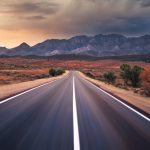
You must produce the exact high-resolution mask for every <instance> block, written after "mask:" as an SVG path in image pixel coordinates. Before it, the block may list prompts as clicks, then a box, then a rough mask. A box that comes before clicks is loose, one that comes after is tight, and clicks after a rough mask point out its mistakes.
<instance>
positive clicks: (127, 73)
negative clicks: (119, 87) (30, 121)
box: [120, 64, 131, 85]
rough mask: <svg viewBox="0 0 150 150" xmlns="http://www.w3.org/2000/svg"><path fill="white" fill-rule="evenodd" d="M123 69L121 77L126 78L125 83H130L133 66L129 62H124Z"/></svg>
mask: <svg viewBox="0 0 150 150" xmlns="http://www.w3.org/2000/svg"><path fill="white" fill-rule="evenodd" d="M120 69H121V74H120V75H121V77H122V78H123V79H124V83H125V85H127V84H128V81H129V80H130V75H131V67H130V65H128V64H123V65H121V66H120Z"/></svg>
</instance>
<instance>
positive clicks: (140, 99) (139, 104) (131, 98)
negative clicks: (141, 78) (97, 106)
mask: <svg viewBox="0 0 150 150" xmlns="http://www.w3.org/2000/svg"><path fill="white" fill-rule="evenodd" d="M78 74H79V75H80V76H81V77H83V78H84V79H86V80H88V81H90V82H91V83H93V84H94V85H96V86H97V87H100V88H101V89H103V90H104V91H106V92H108V93H110V94H112V95H113V96H115V97H116V98H118V99H120V100H122V101H124V102H125V103H127V104H129V105H131V106H132V107H134V108H136V109H137V110H138V111H140V112H142V113H144V114H146V115H148V116H149V115H150V98H148V97H144V96H140V95H138V94H136V93H133V92H131V91H127V90H124V89H120V88H117V87H114V86H113V85H110V84H106V83H104V82H102V81H98V80H95V79H92V78H89V77H87V76H86V75H84V74H83V73H81V72H78Z"/></svg>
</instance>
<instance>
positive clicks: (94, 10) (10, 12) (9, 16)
mask: <svg viewBox="0 0 150 150" xmlns="http://www.w3.org/2000/svg"><path fill="white" fill-rule="evenodd" d="M12 1H13V2H12ZM149 6H150V0H1V5H0V19H1V22H0V29H1V30H2V29H3V30H9V33H10V32H11V31H12V32H13V34H14V37H15V32H16V31H18V32H19V33H20V34H22V32H23V34H24V35H25V34H27V35H26V36H24V37H28V38H27V40H29V41H30V39H31V40H32V41H33V39H34V35H37V37H36V39H38V38H39V40H41V39H43V40H45V39H46V38H66V37H70V36H73V35H77V34H89V35H91V34H99V33H121V34H126V35H140V34H150V17H149V16H150V9H149ZM30 33H34V34H30ZM8 36H9V35H8ZM19 37H20V36H19ZM30 37H32V38H30ZM23 40H24V39H23ZM27 42H28V41H27ZM33 42H34V43H35V41H33ZM30 44H32V43H31V42H30Z"/></svg>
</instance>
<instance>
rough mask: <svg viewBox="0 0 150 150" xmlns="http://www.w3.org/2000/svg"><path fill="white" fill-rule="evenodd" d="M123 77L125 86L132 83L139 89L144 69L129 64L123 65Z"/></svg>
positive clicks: (121, 67)
mask: <svg viewBox="0 0 150 150" xmlns="http://www.w3.org/2000/svg"><path fill="white" fill-rule="evenodd" d="M120 69H121V77H122V78H123V79H124V82H125V84H128V81H130V82H131V83H132V86H134V87H137V86H139V83H140V81H141V79H140V74H141V72H142V70H143V68H141V67H139V66H134V67H131V66H130V65H128V64H123V65H121V66H120Z"/></svg>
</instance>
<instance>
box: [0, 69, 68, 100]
mask: <svg viewBox="0 0 150 150" xmlns="http://www.w3.org/2000/svg"><path fill="white" fill-rule="evenodd" d="M68 73H69V71H66V72H65V73H64V74H63V75H61V76H57V77H50V78H45V79H38V80H34V81H27V82H21V83H17V84H10V85H2V86H0V101H2V100H3V99H6V98H8V97H10V96H13V95H15V94H19V93H21V92H24V91H26V90H29V89H32V88H34V87H37V86H40V85H42V84H45V83H48V82H51V81H55V80H58V79H61V78H63V77H65V76H67V75H68Z"/></svg>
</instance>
